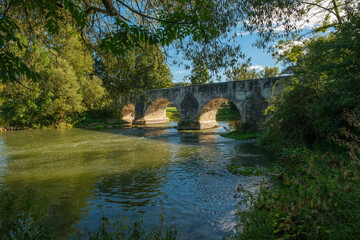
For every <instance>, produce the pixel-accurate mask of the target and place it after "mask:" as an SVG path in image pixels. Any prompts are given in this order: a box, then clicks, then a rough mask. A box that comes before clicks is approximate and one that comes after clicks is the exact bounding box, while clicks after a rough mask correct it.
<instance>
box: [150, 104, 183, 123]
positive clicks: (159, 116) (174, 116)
mask: <svg viewBox="0 0 360 240" xmlns="http://www.w3.org/2000/svg"><path fill="white" fill-rule="evenodd" d="M168 107H169V108H168ZM167 109H168V111H167ZM167 113H168V114H167ZM178 119H180V114H179V112H178V111H177V108H176V107H175V106H174V105H173V104H172V103H171V102H170V101H169V100H168V99H166V98H159V99H156V100H154V101H153V102H152V103H151V104H150V105H149V106H148V107H147V108H146V111H145V116H144V120H145V121H146V123H147V124H158V123H168V122H169V120H172V121H178Z"/></svg>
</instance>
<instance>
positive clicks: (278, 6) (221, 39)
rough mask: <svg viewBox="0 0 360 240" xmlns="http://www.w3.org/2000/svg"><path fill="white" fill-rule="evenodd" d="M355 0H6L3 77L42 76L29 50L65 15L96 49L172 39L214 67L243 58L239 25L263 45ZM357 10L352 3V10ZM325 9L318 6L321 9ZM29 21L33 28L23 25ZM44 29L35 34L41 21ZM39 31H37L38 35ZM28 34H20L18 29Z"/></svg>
mask: <svg viewBox="0 0 360 240" xmlns="http://www.w3.org/2000/svg"><path fill="white" fill-rule="evenodd" d="M355 4H356V1H353V0H342V1H337V0H331V1H320V0H309V1H299V0H278V1H270V0H240V1H238V0H159V1H150V0H93V1H90V0H33V1H17V0H3V1H1V3H0V60H1V65H0V80H1V81H3V82H6V81H16V80H17V79H19V76H22V75H26V76H27V77H28V78H31V79H33V80H36V78H37V77H38V76H37V75H36V74H34V71H32V70H33V69H32V65H31V64H30V63H29V62H27V61H26V55H25V56H24V57H21V56H19V55H16V54H15V53H14V52H13V51H11V48H14V47H16V48H18V50H20V51H27V50H28V49H30V48H31V45H32V42H33V41H34V39H35V38H37V39H39V38H40V39H41V41H42V42H44V43H46V46H47V47H48V48H49V49H51V48H52V46H53V43H52V41H53V39H54V36H56V35H57V34H59V29H60V27H59V26H60V25H61V24H63V23H64V22H66V23H68V24H71V25H73V27H75V28H76V29H77V31H78V32H79V33H80V34H81V36H82V40H83V41H84V42H85V43H86V44H87V45H88V47H91V48H93V49H94V50H96V51H98V52H99V51H105V52H111V53H113V54H116V55H123V54H126V51H127V50H129V49H134V48H136V47H140V46H141V44H142V43H144V42H145V43H147V44H152V45H159V46H160V47H161V48H162V49H164V48H166V47H167V46H173V47H175V49H176V54H180V53H181V54H182V55H183V56H184V58H185V59H187V60H193V59H199V58H200V59H202V61H203V62H204V64H205V65H206V66H207V67H208V69H209V71H211V72H216V71H218V70H219V69H221V68H224V69H226V68H228V67H232V66H234V65H235V64H236V62H237V61H238V60H239V59H240V58H242V57H244V54H243V52H241V51H240V45H239V43H238V42H236V41H234V42H231V41H230V40H231V36H230V35H231V34H233V33H234V28H235V27H237V26H240V29H241V31H243V32H244V31H249V32H251V33H257V34H258V36H259V40H258V45H259V46H265V44H266V43H267V42H269V41H271V40H274V39H276V38H277V37H282V36H285V35H289V34H290V35H291V34H295V33H296V32H297V31H298V30H300V29H302V28H303V25H301V24H300V25H299V22H301V21H302V20H304V19H305V20H304V21H305V22H306V20H307V16H309V15H310V16H318V15H319V12H320V13H321V14H322V17H321V18H319V20H318V26H317V28H316V29H315V30H316V31H320V30H324V29H327V28H329V27H334V26H337V25H341V24H343V23H344V22H346V21H347V18H346V12H348V11H350V10H351V9H354V6H355ZM349 9H350V10H349ZM317 10H319V11H317ZM20 24H23V25H24V24H26V25H27V31H26V32H24V31H20V29H19V25H20ZM38 24H41V25H44V31H43V32H41V33H35V32H34V30H33V29H34V28H35V26H36V25H38ZM34 33H35V34H34ZM20 35H25V37H26V40H25V41H21V40H20V38H19V36H20Z"/></svg>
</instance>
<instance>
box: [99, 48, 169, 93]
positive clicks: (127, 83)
mask: <svg viewBox="0 0 360 240" xmlns="http://www.w3.org/2000/svg"><path fill="white" fill-rule="evenodd" d="M99 65H100V68H102V69H103V70H102V72H103V74H102V77H103V81H104V84H105V87H106V88H107V89H108V90H109V91H110V93H111V94H112V95H113V96H114V97H115V98H117V97H118V96H119V94H127V93H131V92H138V91H141V90H148V89H157V88H168V87H171V86H172V74H171V71H170V69H169V67H168V66H167V64H166V62H165V57H164V55H163V53H162V51H161V49H160V48H159V47H158V46H156V45H147V44H143V45H142V46H141V47H136V48H135V49H132V50H128V51H127V53H126V54H125V55H120V56H114V55H111V54H107V55H104V56H102V61H101V62H99Z"/></svg>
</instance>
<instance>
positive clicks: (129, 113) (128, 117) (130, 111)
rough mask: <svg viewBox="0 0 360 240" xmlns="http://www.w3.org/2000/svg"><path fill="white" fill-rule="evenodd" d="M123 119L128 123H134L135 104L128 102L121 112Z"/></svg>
mask: <svg viewBox="0 0 360 240" xmlns="http://www.w3.org/2000/svg"><path fill="white" fill-rule="evenodd" d="M120 116H121V120H122V121H124V122H127V123H132V121H133V120H134V119H135V106H134V104H126V105H125V106H124V107H123V108H122V110H121V113H120Z"/></svg>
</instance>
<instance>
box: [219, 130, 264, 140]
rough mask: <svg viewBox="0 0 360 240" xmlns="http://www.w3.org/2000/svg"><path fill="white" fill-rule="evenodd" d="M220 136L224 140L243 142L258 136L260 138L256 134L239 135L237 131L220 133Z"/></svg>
mask: <svg viewBox="0 0 360 240" xmlns="http://www.w3.org/2000/svg"><path fill="white" fill-rule="evenodd" d="M220 136H222V137H226V138H232V139H240V140H244V139H253V138H257V137H258V136H260V134H258V133H240V132H238V131H233V132H228V133H222V134H220Z"/></svg>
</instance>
